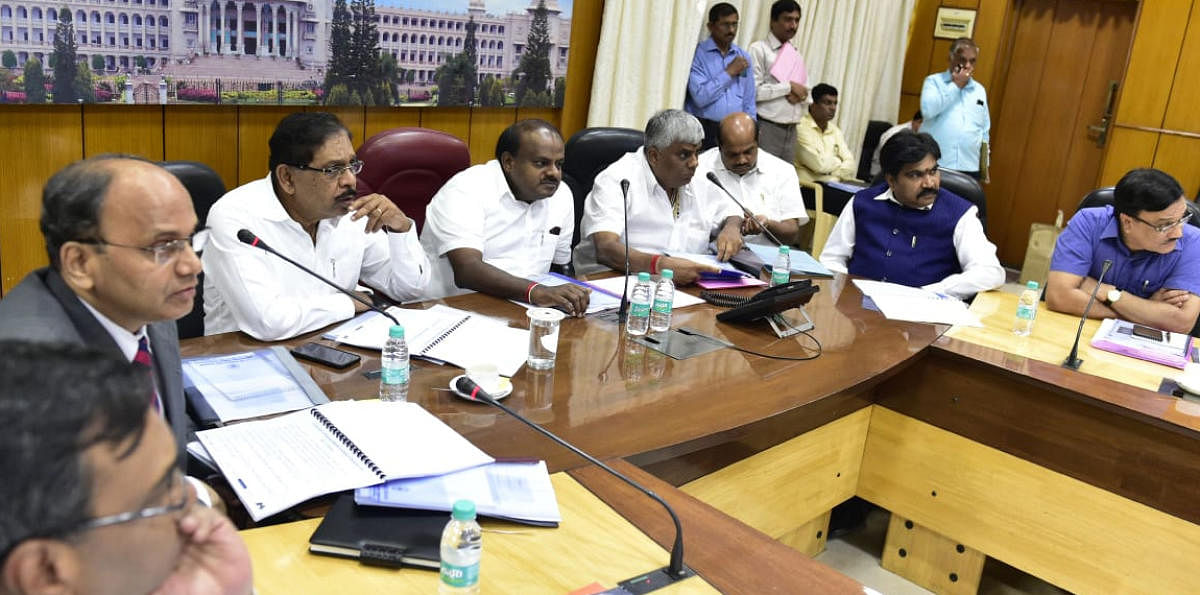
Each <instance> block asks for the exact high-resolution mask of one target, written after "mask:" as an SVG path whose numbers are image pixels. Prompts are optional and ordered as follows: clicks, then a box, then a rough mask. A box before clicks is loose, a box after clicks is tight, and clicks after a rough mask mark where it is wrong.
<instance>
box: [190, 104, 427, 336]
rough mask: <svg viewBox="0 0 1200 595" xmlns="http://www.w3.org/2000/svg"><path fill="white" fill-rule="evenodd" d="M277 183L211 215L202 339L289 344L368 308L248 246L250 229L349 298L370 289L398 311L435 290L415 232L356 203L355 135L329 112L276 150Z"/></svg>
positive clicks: (303, 118) (371, 200)
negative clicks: (231, 336)
mask: <svg viewBox="0 0 1200 595" xmlns="http://www.w3.org/2000/svg"><path fill="white" fill-rule="evenodd" d="M270 147H271V154H270V159H269V165H270V175H268V176H267V177H265V178H262V179H260V180H255V181H253V182H250V183H248V184H245V185H243V186H240V187H238V188H235V189H233V190H232V191H230V192H229V193H227V194H226V195H225V196H223V197H221V199H220V200H218V201H217V202H216V204H214V205H213V207H212V210H211V211H210V212H209V215H208V225H209V228H210V229H211V230H212V242H211V245H210V246H209V249H208V251H207V252H205V254H204V270H205V272H206V275H205V278H204V311H205V317H204V332H205V334H209V335H212V334H216V333H224V332H229V331H235V330H241V331H242V332H245V333H246V334H248V335H250V336H252V337H254V338H256V339H260V340H263V341H275V340H279V339H287V338H289V337H294V336H296V335H299V334H301V333H306V332H308V331H312V330H315V329H319V328H321V327H323V326H326V325H329V324H331V323H334V322H337V321H339V320H345V319H347V318H350V317H351V316H354V315H355V314H356V313H358V312H362V311H363V310H365V309H366V306H364V305H362V304H360V303H359V302H357V301H355V300H352V299H350V298H349V297H347V296H346V295H344V294H342V293H340V292H338V291H336V290H335V289H334V288H332V287H329V286H328V285H326V284H325V283H323V282H321V281H320V280H318V279H315V278H313V277H312V276H310V275H309V274H307V273H305V272H304V271H301V270H300V269H298V268H296V267H294V266H292V265H290V264H288V263H286V262H283V261H282V260H281V259H279V258H278V257H276V256H274V255H271V254H268V253H266V252H265V251H263V250H260V249H258V248H255V247H252V246H248V245H246V244H243V243H242V242H240V241H239V240H238V238H237V233H238V231H239V230H241V229H248V230H250V231H251V232H253V233H254V234H256V235H257V236H258V237H259V238H261V239H262V241H263V242H264V243H266V245H268V246H270V247H272V248H274V249H275V250H277V251H279V252H280V253H283V254H286V255H287V256H288V257H289V258H291V259H293V260H295V261H297V262H299V263H301V264H303V265H304V266H306V267H308V268H309V269H312V270H313V271H316V273H317V274H318V275H322V276H324V277H325V278H327V279H330V280H332V281H333V282H334V283H336V284H337V285H339V286H340V287H343V288H345V289H347V290H354V289H355V287H356V285H357V284H358V283H359V281H360V280H361V281H362V282H363V283H366V284H368V285H370V286H371V287H374V288H375V289H377V290H380V291H382V292H384V293H386V294H387V295H388V296H389V297H391V298H392V299H394V300H398V301H405V300H415V299H418V298H420V297H421V296H422V294H423V293H424V291H425V288H426V286H427V285H428V284H429V268H430V267H429V260H428V259H427V258H426V257H425V251H424V250H422V249H421V242H420V241H419V240H418V238H417V230H416V228H415V227H414V226H413V222H412V220H411V219H409V218H408V217H407V216H405V215H404V213H403V212H402V211H401V210H400V209H399V208H397V207H396V205H395V204H394V203H392V201H390V200H388V198H387V197H386V196H383V195H380V194H370V195H367V196H362V197H356V185H357V180H356V179H355V177H354V176H355V175H356V174H358V172H360V171H362V162H361V161H359V160H358V159H357V158H356V157H355V155H354V144H353V142H352V139H351V137H350V131H349V129H347V128H346V126H345V125H344V124H342V122H341V121H340V120H338V119H337V117H336V116H334V115H333V114H329V113H324V112H301V113H294V114H289V115H288V116H286V117H284V118H283V120H280V122H279V124H278V125H277V126H276V127H275V132H274V133H273V134H272V135H271V140H270Z"/></svg>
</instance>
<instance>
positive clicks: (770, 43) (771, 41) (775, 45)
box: [767, 32, 783, 51]
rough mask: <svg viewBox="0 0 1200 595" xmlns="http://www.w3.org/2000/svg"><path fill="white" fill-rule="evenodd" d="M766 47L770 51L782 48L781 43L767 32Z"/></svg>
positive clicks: (772, 34)
mask: <svg viewBox="0 0 1200 595" xmlns="http://www.w3.org/2000/svg"><path fill="white" fill-rule="evenodd" d="M767 47H769V48H771V51H778V50H779V48H781V47H783V42H782V41H780V40H779V38H778V37H775V34H774V33H770V32H768V33H767Z"/></svg>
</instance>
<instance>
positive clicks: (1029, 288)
mask: <svg viewBox="0 0 1200 595" xmlns="http://www.w3.org/2000/svg"><path fill="white" fill-rule="evenodd" d="M1039 297H1040V296H1039V295H1038V282H1037V281H1030V282H1028V283H1026V284H1025V291H1022V292H1021V297H1020V298H1018V299H1017V318H1016V320H1014V321H1013V334H1016V335H1018V336H1021V337H1027V336H1029V333H1031V332H1033V319H1034V318H1037V307H1038V298H1039Z"/></svg>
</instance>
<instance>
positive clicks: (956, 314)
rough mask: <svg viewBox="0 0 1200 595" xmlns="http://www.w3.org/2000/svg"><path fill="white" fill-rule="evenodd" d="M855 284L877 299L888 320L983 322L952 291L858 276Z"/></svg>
mask: <svg viewBox="0 0 1200 595" xmlns="http://www.w3.org/2000/svg"><path fill="white" fill-rule="evenodd" d="M854 284H855V285H856V286H858V288H859V289H860V290H861V291H862V292H863V295H865V296H867V297H869V298H871V301H873V302H875V306H876V307H878V308H879V311H880V312H882V313H883V315H884V316H886V317H887V318H888V320H907V321H910V322H927V323H930V324H960V325H963V326H983V323H981V322H980V321H979V317H978V316H976V315H975V313H974V312H971V311H970V310H969V309H967V304H966V303H964V302H962V301H961V300H958V299H956V298H953V297H950V296H948V295H943V294H940V293H934V292H932V291H926V290H924V289H921V288H919V287H907V286H904V285H897V284H895V283H884V282H882V281H867V280H865V279H855V280H854Z"/></svg>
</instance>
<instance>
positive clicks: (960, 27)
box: [933, 7, 976, 39]
mask: <svg viewBox="0 0 1200 595" xmlns="http://www.w3.org/2000/svg"><path fill="white" fill-rule="evenodd" d="M975 12H976V11H974V10H968V9H965V8H946V7H942V8H939V9H938V11H937V22H936V23H934V25H933V36H934V37H937V38H941V39H957V38H959V37H970V36H971V35H972V34H974V33H975Z"/></svg>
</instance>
